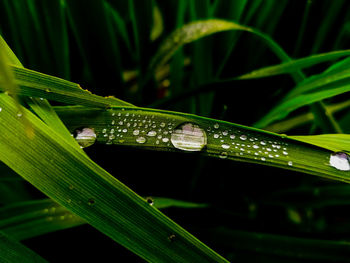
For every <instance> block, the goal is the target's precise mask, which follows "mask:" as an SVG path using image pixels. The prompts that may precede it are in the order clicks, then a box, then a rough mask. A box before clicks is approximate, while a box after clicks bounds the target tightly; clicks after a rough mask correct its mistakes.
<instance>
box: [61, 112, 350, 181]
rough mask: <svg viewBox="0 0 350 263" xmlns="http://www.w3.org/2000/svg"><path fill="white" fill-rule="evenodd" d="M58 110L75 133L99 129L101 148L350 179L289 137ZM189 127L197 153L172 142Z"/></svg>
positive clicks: (164, 115)
mask: <svg viewBox="0 0 350 263" xmlns="http://www.w3.org/2000/svg"><path fill="white" fill-rule="evenodd" d="M55 110H56V112H57V113H58V115H59V116H60V117H61V119H62V120H63V122H64V123H65V124H66V125H67V127H69V128H70V129H71V130H74V129H76V128H77V127H90V128H94V130H95V131H96V134H97V140H98V141H99V142H101V143H106V144H119V145H128V146H134V147H138V148H144V149H151V150H159V151H181V150H184V151H185V152H187V151H201V153H203V154H204V155H209V156H213V157H218V158H222V159H231V160H237V161H243V162H252V163H259V164H264V165H271V166H277V167H281V168H284V169H291V170H296V171H302V172H305V173H310V174H315V175H319V176H324V177H328V178H333V179H338V180H340V181H349V179H350V177H349V176H350V175H349V172H344V171H343V172H342V171H339V170H337V169H335V168H334V167H332V166H330V164H329V160H330V156H331V153H332V152H331V151H329V150H326V149H322V148H318V147H315V146H312V145H310V144H304V143H301V142H298V141H296V140H293V139H292V138H289V137H288V136H286V135H279V134H274V133H269V132H266V131H262V130H258V129H255V128H251V127H246V126H241V125H237V124H233V123H228V122H224V121H219V120H214V119H208V118H204V117H199V116H196V115H190V114H184V113H179V112H169V111H161V110H153V109H145V108H135V109H133V108H113V109H112V110H98V109H95V110H94V109H84V107H58V108H57V107H56V108H55ZM185 123H190V124H189V126H187V127H185V128H184V129H185V130H186V129H189V130H191V127H192V128H193V129H195V128H196V127H197V126H198V127H197V128H196V129H200V130H196V132H195V134H194V135H193V136H195V140H197V143H195V142H196V141H195V142H191V136H190V137H189V138H186V136H185V139H184V142H185V145H187V144H186V140H190V142H188V147H191V145H192V143H193V144H194V146H193V147H198V148H193V149H192V148H190V149H185V148H182V147H181V146H180V147H179V146H177V145H176V138H177V137H175V139H174V138H173V141H172V137H171V133H173V132H174V131H176V130H179V129H180V127H181V125H183V124H185ZM191 125H197V126H191ZM180 130H181V129H180ZM177 133H179V131H177ZM174 140H175V141H174ZM174 143H175V144H174ZM201 147H202V148H201ZM343 150H346V149H343Z"/></svg>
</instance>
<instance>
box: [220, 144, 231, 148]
mask: <svg viewBox="0 0 350 263" xmlns="http://www.w3.org/2000/svg"><path fill="white" fill-rule="evenodd" d="M221 147H222V148H224V149H228V148H230V145H228V144H223V145H221Z"/></svg>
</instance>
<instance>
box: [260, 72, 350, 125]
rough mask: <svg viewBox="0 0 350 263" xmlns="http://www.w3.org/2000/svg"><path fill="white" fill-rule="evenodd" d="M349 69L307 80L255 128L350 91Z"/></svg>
mask: <svg viewBox="0 0 350 263" xmlns="http://www.w3.org/2000/svg"><path fill="white" fill-rule="evenodd" d="M349 76H350V71H349V70H348V69H345V70H341V71H340V72H326V73H323V74H320V75H317V76H312V77H310V78H307V79H305V80H304V81H302V82H301V83H300V84H299V85H297V86H296V87H295V88H294V89H293V90H292V91H291V92H290V93H289V94H287V96H286V97H285V99H284V100H283V101H282V102H281V103H280V104H278V105H277V106H276V107H274V108H273V109H272V110H271V111H270V112H269V113H268V114H266V115H265V116H264V117H263V118H262V119H261V120H259V121H258V122H257V123H256V124H255V126H256V127H265V126H266V125H268V124H270V123H271V122H273V121H275V120H279V119H282V118H284V117H286V116H287V115H288V114H289V113H290V112H292V111H294V110H296V109H298V108H300V107H302V106H305V105H309V104H311V103H313V102H318V101H321V100H323V99H326V98H330V97H333V96H337V95H340V94H343V93H346V92H349V91H350V85H349V80H348V78H349Z"/></svg>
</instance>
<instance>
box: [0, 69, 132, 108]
mask: <svg viewBox="0 0 350 263" xmlns="http://www.w3.org/2000/svg"><path fill="white" fill-rule="evenodd" d="M12 69H13V73H14V78H15V82H16V84H17V85H18V86H19V90H18V95H21V96H28V97H29V96H31V97H39V98H45V99H48V100H54V101H59V102H63V103H67V104H82V105H87V106H92V107H111V106H120V105H131V104H130V103H127V102H124V101H122V100H119V99H116V98H113V97H108V98H104V97H100V96H97V95H94V94H91V92H89V91H86V90H83V89H82V88H81V87H80V86H79V85H78V84H76V83H73V82H70V81H67V80H63V79H60V78H57V77H53V76H50V75H46V74H43V73H39V72H36V71H33V70H29V69H26V68H19V67H16V66H12ZM0 88H1V89H2V90H3V87H2V86H0Z"/></svg>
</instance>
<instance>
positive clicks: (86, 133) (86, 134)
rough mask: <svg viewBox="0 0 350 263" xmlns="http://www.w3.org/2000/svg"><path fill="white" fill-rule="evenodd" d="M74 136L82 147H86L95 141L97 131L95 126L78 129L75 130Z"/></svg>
mask: <svg viewBox="0 0 350 263" xmlns="http://www.w3.org/2000/svg"><path fill="white" fill-rule="evenodd" d="M74 138H75V140H76V141H77V142H78V144H79V145H80V146H81V147H83V148H85V147H89V146H91V145H93V144H94V143H95V141H96V133H95V130H94V129H93V128H83V129H77V130H75V132H74Z"/></svg>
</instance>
